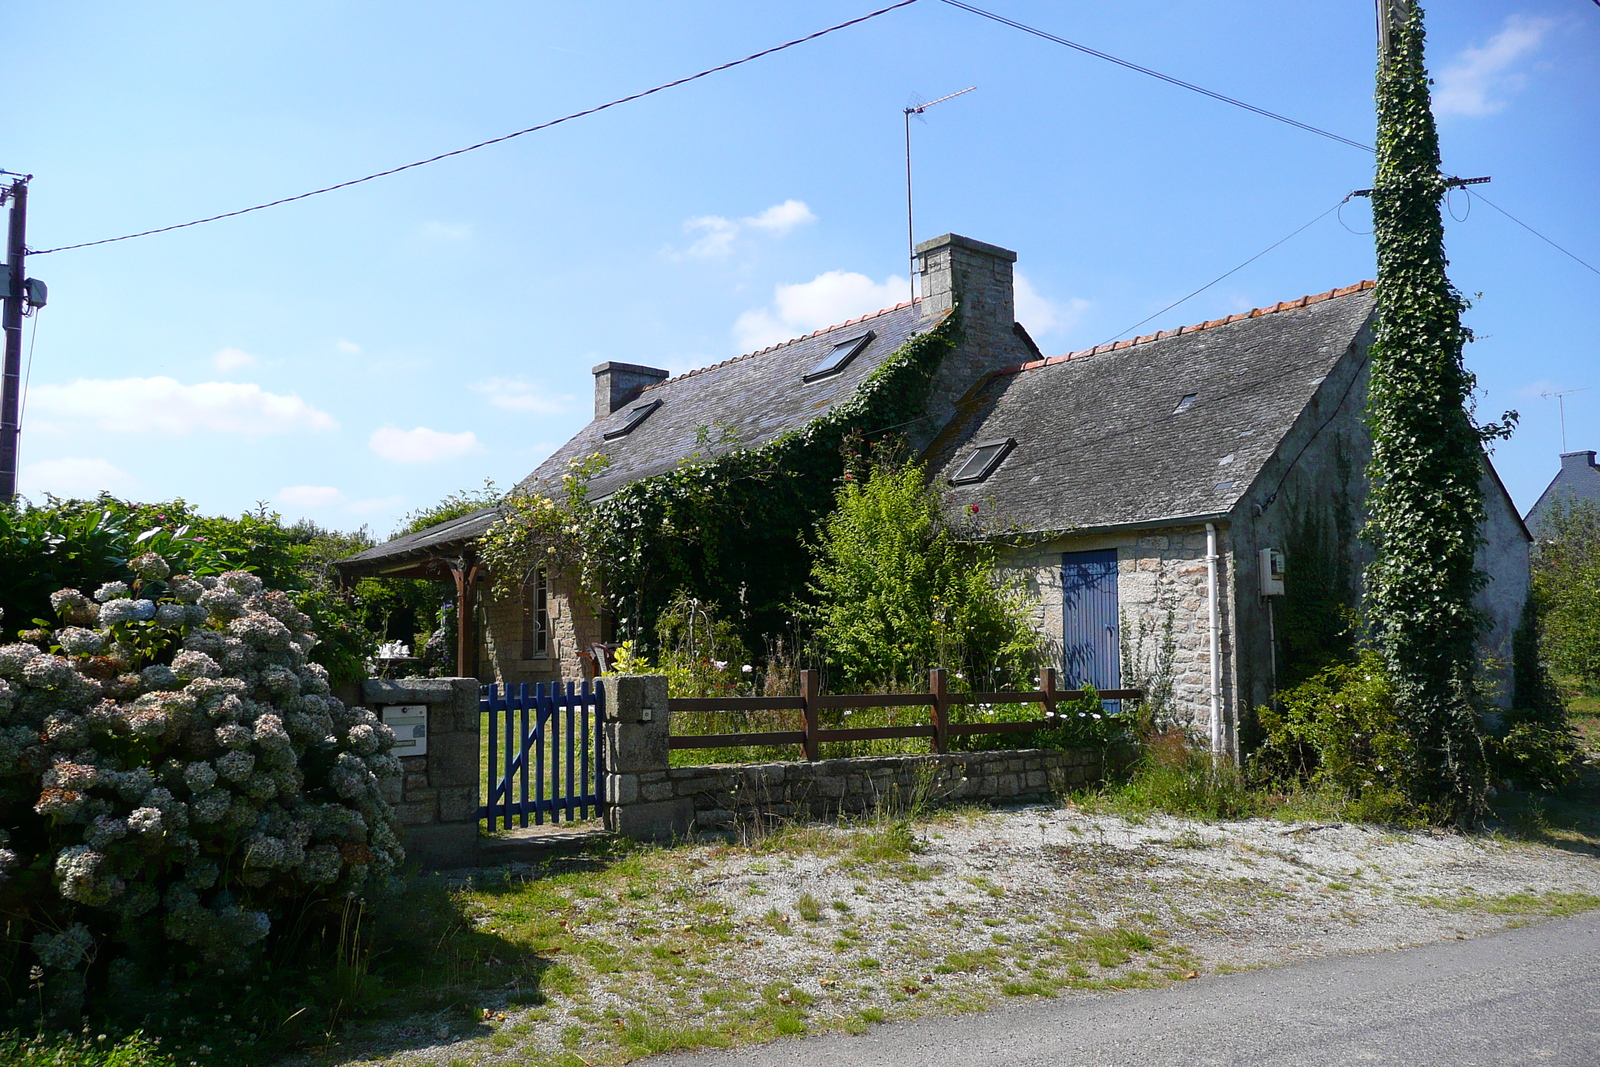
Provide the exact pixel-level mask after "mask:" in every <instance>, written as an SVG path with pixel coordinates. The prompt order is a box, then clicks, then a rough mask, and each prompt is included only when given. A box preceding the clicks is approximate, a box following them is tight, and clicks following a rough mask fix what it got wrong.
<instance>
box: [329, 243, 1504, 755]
mask: <svg viewBox="0 0 1600 1067" xmlns="http://www.w3.org/2000/svg"><path fill="white" fill-rule="evenodd" d="M917 254H918V257H919V273H920V275H921V282H922V284H921V291H922V296H921V298H920V299H917V300H915V301H909V302H906V303H902V304H898V305H896V306H894V307H892V308H887V309H884V310H882V311H879V312H876V313H874V314H871V315H866V316H862V317H861V318H858V319H854V320H851V321H849V322H845V323H840V324H839V325H837V326H832V327H829V328H827V329H824V330H818V331H816V332H815V333H812V334H809V335H807V336H805V337H800V338H796V339H794V340H791V341H788V342H785V343H783V344H779V345H774V346H772V347H770V348H766V349H763V350H761V351H759V352H753V353H750V354H748V355H744V356H739V357H737V358H734V359H730V360H727V361H725V362H722V363H718V364H715V365H713V366H710V367H705V368H701V369H698V370H693V371H690V372H688V373H686V374H681V375H678V376H676V377H670V376H669V375H668V374H667V372H666V371H663V370H658V369H654V368H651V367H647V366H640V365H635V364H625V363H603V364H601V365H599V366H598V367H595V368H594V377H595V410H594V419H593V421H591V422H590V423H589V424H588V425H587V426H586V427H585V428H584V429H583V430H581V431H579V433H578V434H577V435H576V436H574V437H573V439H572V440H571V441H569V442H567V444H565V445H563V446H562V447H561V448H560V449H559V450H557V452H556V453H555V454H554V455H552V456H551V457H550V458H549V459H548V460H546V461H545V462H544V463H543V464H541V465H540V467H539V468H538V469H537V470H535V471H534V472H533V473H532V474H530V475H529V477H528V478H527V479H525V481H524V482H523V483H522V484H523V485H524V486H526V487H531V488H536V489H540V490H542V491H545V492H547V493H550V492H553V491H554V489H555V487H556V486H557V485H558V484H559V479H560V476H561V474H562V473H563V472H564V471H566V470H567V469H568V462H569V461H570V460H572V459H574V458H581V457H585V456H589V455H591V454H594V453H600V454H603V455H605V456H606V457H608V459H609V465H608V466H607V467H606V468H605V469H604V470H603V471H601V472H600V474H599V475H598V476H597V477H596V478H595V479H594V480H593V481H591V482H590V483H589V488H590V498H591V499H602V498H604V497H605V496H606V495H607V494H609V493H611V492H614V491H615V490H616V489H618V488H620V487H621V486H623V485H627V484H629V483H632V482H635V481H637V480H640V479H645V478H649V477H651V476H652V475H655V474H659V473H662V472H665V471H669V470H672V469H674V468H675V467H676V466H677V465H678V464H679V463H680V462H682V460H683V459H684V458H685V457H687V456H689V455H691V454H693V453H694V452H695V451H696V449H697V448H701V447H703V446H704V440H705V429H706V428H707V427H717V428H718V431H719V434H720V435H721V437H722V439H723V440H724V441H725V442H726V444H727V445H728V446H729V447H735V448H752V447H757V446H760V445H762V444H764V443H766V442H769V441H772V440H773V439H775V438H777V437H779V436H780V435H782V434H785V433H788V432H791V431H795V430H799V429H801V428H803V427H805V426H806V425H807V424H809V423H810V422H811V421H812V420H815V419H818V418H819V417H821V416H822V415H824V414H826V413H827V412H829V411H831V410H834V409H835V408H836V407H837V406H838V405H840V404H843V403H845V402H847V401H848V400H850V398H851V397H852V396H854V395H855V394H856V393H857V391H858V390H860V389H861V388H862V386H863V385H864V383H865V382H866V381H867V380H868V378H869V377H870V376H871V374H872V373H873V371H874V370H876V369H877V368H878V367H879V366H881V365H882V364H883V363H884V361H886V360H887V359H888V358H889V357H890V356H891V355H892V354H894V353H895V351H896V350H897V349H899V347H900V346H901V345H903V344H904V343H905V342H906V341H907V340H908V339H910V338H912V337H914V336H916V335H918V334H920V333H923V332H926V331H929V330H932V329H934V328H935V327H937V326H938V325H939V324H940V323H942V322H944V321H945V319H946V317H947V316H949V315H950V314H951V313H952V312H953V310H954V309H955V308H956V306H957V304H958V303H959V306H960V313H961V319H960V326H961V329H960V332H959V343H958V344H956V345H955V346H954V348H953V349H951V350H950V351H949V352H948V353H947V354H946V355H945V356H944V358H943V359H942V361H941V362H940V364H939V366H938V367H937V368H936V370H935V372H934V375H933V381H932V384H931V387H930V390H929V393H928V396H927V399H926V400H925V402H924V404H923V415H922V417H921V418H919V419H917V420H914V421H913V422H912V423H910V424H909V425H907V426H906V427H905V428H904V430H903V431H902V432H903V433H904V434H905V435H906V437H907V439H908V443H909V444H910V445H911V447H912V448H913V449H914V450H916V451H917V452H919V453H921V454H922V456H923V458H924V459H925V460H926V462H927V463H928V467H929V471H930V475H931V477H932V478H933V480H934V484H935V485H937V486H938V487H939V488H940V490H941V492H942V493H943V494H944V498H945V500H946V504H947V507H948V508H949V511H950V514H951V515H952V517H954V518H956V519H957V520H958V521H959V522H960V523H962V524H963V526H964V527H966V528H967V529H968V530H969V531H970V533H971V535H972V536H973V537H980V538H990V539H994V540H995V541H996V542H997V544H998V545H999V546H1000V557H1001V560H1002V565H1003V566H1004V567H1005V568H1006V569H1007V570H1009V571H1010V572H1012V573H1014V574H1016V575H1018V576H1020V577H1022V578H1023V579H1024V580H1026V582H1027V583H1028V586H1029V587H1030V589H1031V590H1032V591H1033V592H1034V593H1035V594H1036V595H1037V598H1038V599H1037V603H1038V617H1037V625H1038V629H1039V631H1040V632H1041V633H1042V634H1043V635H1044V636H1045V637H1046V638H1048V639H1049V641H1050V642H1051V643H1052V644H1053V645H1054V646H1055V647H1057V648H1059V650H1060V658H1061V665H1062V668H1063V670H1064V675H1065V677H1066V679H1067V680H1068V681H1070V682H1072V683H1073V684H1076V683H1078V682H1082V681H1087V682H1091V683H1093V684H1095V685H1096V686H1098V687H1100V688H1121V687H1123V686H1132V685H1134V684H1139V685H1144V686H1151V685H1154V686H1157V687H1170V690H1171V692H1170V697H1169V699H1168V701H1167V705H1168V713H1169V715H1171V716H1172V717H1173V718H1174V719H1175V720H1176V721H1178V722H1179V723H1181V724H1183V725H1185V726H1188V727H1190V728H1191V729H1193V730H1194V731H1195V732H1197V733H1200V734H1210V736H1211V738H1212V740H1213V742H1214V744H1215V745H1216V746H1217V747H1219V748H1226V749H1231V750H1235V751H1236V750H1237V747H1238V742H1239V737H1238V732H1239V725H1240V724H1241V722H1248V720H1249V711H1250V709H1252V708H1254V707H1256V706H1258V705H1260V704H1262V703H1265V702H1266V701H1267V700H1268V698H1269V696H1270V694H1271V693H1272V692H1273V691H1274V689H1275V688H1276V683H1275V678H1276V681H1277V683H1286V682H1287V681H1288V680H1292V679H1293V678H1295V677H1296V674H1295V672H1296V669H1297V665H1298V664H1301V663H1304V662H1306V661H1307V660H1308V659H1309V658H1311V657H1313V656H1314V655H1315V653H1316V651H1317V648H1318V644H1319V642H1323V643H1325V642H1327V641H1334V640H1339V639H1340V634H1341V632H1342V631H1343V630H1345V629H1346V628H1347V627H1346V624H1345V623H1344V622H1343V621H1342V620H1341V613H1343V612H1348V611H1349V609H1350V608H1352V607H1353V606H1354V605H1355V604H1356V602H1357V601H1358V599H1359V595H1360V583H1361V573H1362V568H1363V566H1364V564H1365V563H1366V561H1367V558H1368V557H1367V549H1366V547H1365V546H1364V544H1363V543H1362V542H1361V540H1360V538H1359V531H1360V528H1361V524H1362V519H1363V508H1364V504H1365V494H1366V482H1365V478H1364V474H1363V472H1364V470H1365V466H1366V462H1367V458H1368V455H1369V452H1370V442H1369V440H1368V437H1367V431H1366V429H1365V426H1364V423H1363V421H1362V411H1363V408H1364V406H1365V402H1366V384H1367V348H1368V345H1369V344H1370V342H1371V319H1372V315H1373V311H1374V305H1375V301H1374V299H1373V293H1372V288H1373V287H1372V283H1371V282H1362V283H1359V284H1357V285H1352V286H1349V287H1346V288H1343V289H1335V290H1332V291H1330V292H1327V293H1322V294H1319V295H1317V296H1307V297H1301V298H1300V299H1298V300H1294V301H1289V302H1286V303H1281V304H1277V305H1275V306H1273V307H1268V308H1258V309H1256V310H1254V311H1251V312H1248V313H1244V314H1237V315H1230V316H1228V317H1226V318H1223V319H1217V320H1213V321H1211V322H1206V323H1201V324H1198V325H1195V326H1188V327H1184V328H1182V329H1179V330H1169V331H1163V332H1161V333H1158V334H1153V335H1150V336H1147V337H1140V338H1137V339H1136V340H1133V341H1120V342H1117V343H1116V344H1113V345H1103V346H1100V347H1097V348H1094V349H1090V350H1087V351H1083V352H1074V353H1071V354H1069V355H1066V356H1059V357H1054V358H1044V357H1043V354H1042V353H1041V352H1040V351H1039V349H1038V347H1037V346H1036V345H1035V344H1034V342H1033V341H1032V339H1031V338H1030V337H1029V336H1028V334H1027V332H1026V331H1025V330H1024V329H1023V328H1022V327H1021V325H1020V324H1018V323H1017V322H1016V320H1015V316H1014V301H1013V282H1012V264H1013V263H1014V262H1015V260H1016V258H1017V257H1016V254H1015V253H1013V252H1010V251H1008V250H1006V249H1003V248H998V247H996V246H994V245H988V244H984V243H982V242H979V241H974V240H971V239H969V238H965V237H960V236H957V235H953V234H947V235H945V236H943V237H939V238H936V239H934V240H932V241H927V242H924V243H923V244H921V245H919V246H917ZM1483 485H1484V499H1485V506H1486V509H1487V512H1488V522H1487V524H1486V526H1485V529H1484V535H1485V544H1484V546H1483V549H1482V551H1481V552H1480V562H1481V565H1482V567H1483V568H1484V570H1485V571H1486V572H1487V573H1488V574H1489V575H1490V579H1491V580H1490V583H1489V586H1488V588H1487V589H1486V590H1485V592H1484V594H1483V601H1482V606H1483V607H1484V609H1485V610H1486V612H1487V614H1488V617H1489V618H1490V619H1491V621H1492V626H1491V629H1490V631H1489V633H1488V635H1487V636H1486V644H1487V647H1488V649H1489V651H1490V652H1491V653H1492V655H1493V657H1494V661H1495V662H1497V663H1504V664H1505V666H1506V667H1507V668H1508V667H1509V655H1510V647H1511V634H1512V631H1513V629H1514V628H1515V626H1516V624H1517V621H1518V619H1519V618H1520V615H1521V609H1522V605H1523V601H1524V599H1525V597H1526V594H1527V587H1528V542H1529V539H1528V534H1527V530H1526V528H1525V527H1524V526H1523V524H1522V522H1521V519H1520V518H1519V516H1518V514H1517V511H1516V509H1515V507H1514V506H1513V505H1512V503H1511V500H1510V498H1509V497H1508V496H1507V494H1506V492H1505V490H1504V488H1503V487H1502V486H1501V484H1500V481H1499V478H1498V477H1497V476H1496V475H1495V473H1494V469H1493V466H1492V465H1491V464H1490V462H1489V460H1488V458H1487V456H1485V458H1484V482H1483ZM494 519H495V513H494V511H493V510H492V509H486V510H484V511H481V512H478V513H474V514H472V515H468V516H464V517H462V518H460V519H456V520H453V521H452V522H449V523H444V524H441V525H440V526H437V527H433V528H431V529H428V530H423V531H420V532H418V533H415V534H411V535H409V536H407V537H403V538H399V539H397V540H395V541H391V542H389V543H388V544H385V545H380V546H378V547H376V548H374V549H371V550H368V551H367V552H363V553H361V554H360V555H357V556H354V557H352V558H350V559H348V560H345V561H342V562H341V564H340V565H339V566H340V568H341V570H342V571H343V572H344V573H345V574H346V575H349V576H355V575H359V574H391V575H405V576H416V577H435V578H440V579H447V580H452V581H454V582H455V584H456V588H457V589H458V591H459V593H460V595H459V596H458V606H459V609H460V612H461V619H462V625H461V627H460V639H461V648H460V657H461V659H460V662H462V663H465V664H467V665H469V666H474V667H475V673H476V674H477V675H478V677H480V678H483V679H485V680H489V681H502V682H539V681H555V680H563V679H573V678H577V677H580V676H581V672H582V671H583V670H584V662H583V658H582V656H583V653H584V652H585V651H586V650H587V649H588V648H589V647H590V646H592V645H594V644H596V643H598V642H601V641H603V640H605V639H606V638H607V637H609V636H610V635H609V634H608V627H607V620H606V618H605V617H604V616H603V614H601V613H599V612H597V611H596V610H595V609H594V608H593V607H592V606H591V605H589V604H588V603H587V601H586V599H585V598H584V597H582V596H580V595H578V593H577V590H576V589H575V588H574V587H573V584H572V582H571V581H570V580H569V579H568V578H567V577H566V576H563V575H561V574H559V573H547V572H545V571H538V572H535V573H534V574H531V575H529V576H528V580H527V582H526V584H525V587H524V589H523V595H522V596H521V597H519V598H515V599H511V600H508V599H505V598H499V597H496V596H494V595H493V594H492V593H489V592H485V591H480V589H481V587H482V586H483V583H482V581H481V578H482V576H481V575H479V574H478V573H477V572H478V568H477V566H476V564H475V562H474V559H473V551H472V544H473V542H474V540H475V539H476V538H477V537H478V536H480V535H481V534H482V533H483V531H484V530H485V529H487V528H488V526H489V525H490V524H491V523H492V522H493V521H494ZM475 598H476V604H475ZM1502 673H1503V674H1504V675H1505V677H1506V679H1507V680H1508V679H1509V671H1508V670H1504V671H1502Z"/></svg>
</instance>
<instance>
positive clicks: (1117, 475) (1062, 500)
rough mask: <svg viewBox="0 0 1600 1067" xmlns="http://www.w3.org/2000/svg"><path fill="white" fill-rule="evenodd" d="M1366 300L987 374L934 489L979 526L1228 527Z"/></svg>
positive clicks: (1248, 318) (1338, 300)
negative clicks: (984, 456) (1008, 443)
mask: <svg viewBox="0 0 1600 1067" xmlns="http://www.w3.org/2000/svg"><path fill="white" fill-rule="evenodd" d="M1372 287H1373V283H1372V282H1361V283H1359V284H1357V285H1352V286H1348V287H1346V288H1343V289H1334V290H1331V291H1329V292H1327V293H1321V294H1318V295H1316V296H1307V297H1301V298H1300V299H1299V300H1295V301H1288V302H1285V303H1281V304H1277V305H1274V306H1272V307H1269V308H1257V309H1256V310H1254V311H1251V312H1247V313H1244V314H1240V315H1230V316H1228V317H1226V318H1223V319H1215V320H1213V321H1211V322H1206V323H1200V324H1197V325H1195V326H1186V327H1183V328H1182V329H1180V330H1166V331H1162V332H1161V333H1159V334H1151V335H1148V336H1145V337H1140V338H1137V339H1136V340H1134V341H1120V342H1117V343H1116V344H1115V345H1101V346H1098V347H1096V348H1093V349H1088V350H1086V351H1083V352H1074V353H1071V354H1070V355H1067V356H1057V357H1054V358H1051V359H1044V360H1038V361H1035V362H1033V363H1027V364H1024V365H1022V366H1020V367H1014V368H1011V369H1009V370H1003V371H998V372H995V373H994V374H991V375H989V376H988V377H987V378H985V379H984V380H983V381H982V382H980V383H979V384H978V385H976V386H974V387H973V389H972V390H971V391H970V392H969V393H968V394H967V396H966V398H964V399H963V402H962V404H961V407H960V410H959V412H958V414H957V416H956V418H955V419H954V420H952V422H951V423H950V425H949V426H947V427H946V428H945V430H944V431H943V432H942V433H941V434H940V435H939V437H938V438H937V439H936V440H935V441H934V443H933V444H932V445H931V446H930V447H929V450H928V459H929V464H928V465H929V470H930V472H931V474H932V476H933V478H934V484H935V486H937V487H938V489H939V490H940V492H941V493H942V494H945V495H946V498H947V500H948V501H949V505H950V507H951V508H952V509H953V510H955V511H957V512H960V513H970V508H971V507H972V506H973V505H977V506H978V508H979V514H980V516H981V520H980V521H981V525H983V526H985V527H988V528H999V527H1006V528H1012V529H1016V530H1019V531H1024V532H1036V533H1042V532H1055V531H1066V530H1073V529H1087V528H1095V527H1108V526H1122V525H1132V524H1141V523H1157V522H1166V521H1174V520H1182V519H1196V518H1201V517H1206V516H1220V515H1223V514H1226V513H1227V512H1229V511H1230V510H1231V509H1232V508H1233V507H1234V505H1235V504H1236V503H1237V502H1238V501H1239V498H1240V497H1241V496H1242V495H1243V494H1244V493H1245V491H1246V490H1247V489H1249V487H1250V484H1251V482H1252V481H1253V480H1254V479H1255V477H1256V475H1257V474H1258V473H1259V472H1260V470H1261V468H1262V466H1263V465H1264V464H1265V463H1266V462H1267V460H1268V459H1269V458H1270V457H1271V456H1272V454H1273V452H1274V450H1275V449H1276V448H1277V446H1278V443H1279V441H1280V440H1282V438H1283V435H1284V434H1285V433H1287V432H1288V430H1289V428H1290V427H1291V426H1293V425H1294V422H1295V419H1296V418H1297V417H1298V416H1299V415H1300V413H1301V412H1302V411H1303V410H1304V409H1305V407H1306V405H1307V403H1309V402H1310V400H1311V397H1312V395H1313V394H1314V393H1315V391H1316V389H1317V386H1318V385H1319V384H1320V383H1321V382H1322V380H1323V379H1324V378H1325V377H1326V376H1327V375H1328V373H1329V372H1330V371H1331V370H1332V369H1333V367H1334V365H1335V364H1336V363H1337V362H1338V360H1339V359H1340V357H1342V356H1343V355H1344V354H1345V353H1346V352H1347V351H1348V350H1349V349H1350V347H1351V345H1352V343H1353V342H1355V341H1356V339H1357V336H1358V335H1359V334H1360V333H1361V331H1362V328H1363V327H1364V326H1365V325H1366V323H1367V321H1368V319H1369V318H1370V317H1371V315H1372V313H1373V309H1374V306H1375V300H1374V298H1373V293H1372ZM1190 394H1193V395H1194V397H1195V399H1194V401H1193V403H1192V405H1191V406H1189V407H1188V409H1187V410H1185V411H1184V412H1183V413H1182V414H1175V413H1174V412H1175V409H1176V408H1177V407H1178V406H1179V404H1180V402H1181V401H1182V399H1183V398H1184V397H1185V396H1188V395H1190ZM1005 438H1014V439H1015V440H1016V447H1015V448H1014V449H1012V451H1011V452H1010V453H1009V454H1008V455H1007V456H1006V458H1005V459H1004V460H1002V461H1001V463H1000V465H999V467H998V468H996V469H995V471H994V473H993V474H991V475H990V476H989V477H988V478H987V479H985V480H984V481H982V482H978V483H975V484H966V485H960V486H952V485H950V484H949V481H948V479H949V477H950V475H951V474H952V473H953V472H954V471H955V470H956V469H957V468H958V466H959V465H960V464H961V463H962V462H964V461H965V460H966V458H967V457H968V456H969V455H970V454H971V452H972V449H973V446H975V445H978V444H982V443H984V442H988V441H993V440H1000V439H1005Z"/></svg>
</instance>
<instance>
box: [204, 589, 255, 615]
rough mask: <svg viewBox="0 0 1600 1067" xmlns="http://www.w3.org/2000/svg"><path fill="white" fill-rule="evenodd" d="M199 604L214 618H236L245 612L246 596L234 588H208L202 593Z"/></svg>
mask: <svg viewBox="0 0 1600 1067" xmlns="http://www.w3.org/2000/svg"><path fill="white" fill-rule="evenodd" d="M199 604H200V606H201V607H202V608H205V609H206V612H207V613H208V614H210V616H211V617H212V618H214V619H223V620H227V619H236V618H238V617H239V616H240V615H243V614H244V597H242V596H240V595H239V594H238V593H235V592H234V591H233V590H232V589H227V588H217V589H208V590H206V591H205V592H204V593H201V594H200V601H199Z"/></svg>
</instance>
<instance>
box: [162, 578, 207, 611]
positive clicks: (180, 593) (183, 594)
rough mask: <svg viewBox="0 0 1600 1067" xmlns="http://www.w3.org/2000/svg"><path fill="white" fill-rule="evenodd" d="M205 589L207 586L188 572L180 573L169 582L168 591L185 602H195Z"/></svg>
mask: <svg viewBox="0 0 1600 1067" xmlns="http://www.w3.org/2000/svg"><path fill="white" fill-rule="evenodd" d="M205 591H206V587H205V586H203V585H201V584H200V583H199V582H197V581H195V580H194V579H193V578H191V577H189V576H188V575H187V574H180V575H178V576H177V577H175V578H173V579H172V581H170V582H168V583H167V592H168V593H171V594H172V595H173V597H175V598H176V599H178V600H179V601H180V602H182V603H184V604H193V603H194V602H195V601H197V600H199V599H200V594H201V593H204V592H205Z"/></svg>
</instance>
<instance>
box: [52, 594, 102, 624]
mask: <svg viewBox="0 0 1600 1067" xmlns="http://www.w3.org/2000/svg"><path fill="white" fill-rule="evenodd" d="M50 607H51V608H52V609H54V611H55V613H56V617H57V618H59V619H61V620H62V621H63V622H73V623H77V624H78V625H80V626H93V625H94V623H95V620H96V619H98V618H99V614H100V605H98V604H96V603H95V602H94V601H92V600H90V599H89V598H88V597H86V596H84V595H83V594H82V593H80V592H78V591H77V590H76V589H61V590H58V591H57V592H54V593H51V594H50Z"/></svg>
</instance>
